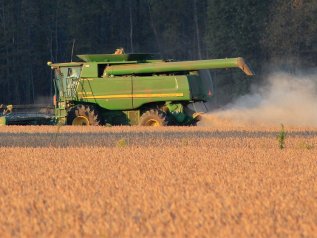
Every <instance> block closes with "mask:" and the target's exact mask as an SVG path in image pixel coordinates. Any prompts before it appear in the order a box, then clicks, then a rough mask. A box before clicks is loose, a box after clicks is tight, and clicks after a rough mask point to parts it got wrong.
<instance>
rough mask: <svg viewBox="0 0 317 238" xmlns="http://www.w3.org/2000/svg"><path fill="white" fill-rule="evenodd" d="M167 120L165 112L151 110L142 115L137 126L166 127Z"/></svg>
mask: <svg viewBox="0 0 317 238" xmlns="http://www.w3.org/2000/svg"><path fill="white" fill-rule="evenodd" d="M167 125H168V119H167V115H166V113H165V112H163V111H161V110H155V109H151V110H148V111H146V112H144V113H143V114H142V116H141V117H140V122H139V126H167Z"/></svg>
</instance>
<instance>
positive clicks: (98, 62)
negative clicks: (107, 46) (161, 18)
mask: <svg viewBox="0 0 317 238" xmlns="http://www.w3.org/2000/svg"><path fill="white" fill-rule="evenodd" d="M78 57H79V58H80V59H81V60H82V61H81V62H69V63H57V64H53V63H50V62H49V66H50V67H51V68H52V69H53V70H54V72H55V79H54V82H55V86H56V88H55V95H56V96H55V103H54V104H55V117H56V119H57V121H58V123H61V124H68V125H105V124H110V125H144V126H164V125H192V124H195V122H197V120H198V119H199V117H198V116H197V115H199V113H197V112H195V111H194V110H191V109H189V107H188V106H189V105H190V104H191V103H195V102H206V101H207V100H208V99H209V98H210V97H211V94H212V93H211V90H212V88H211V87H210V86H209V85H208V82H204V81H206V80H204V79H203V78H202V77H200V75H199V70H202V69H226V68H240V69H241V70H242V71H243V72H244V73H245V74H247V75H248V76H252V75H253V73H252V71H251V70H250V68H249V67H248V65H247V64H246V63H245V62H244V60H243V59H242V58H230V59H229V58H228V59H211V60H197V61H179V62H176V61H165V60H161V59H156V57H155V55H151V54H96V55H78ZM209 83H210V82H209Z"/></svg>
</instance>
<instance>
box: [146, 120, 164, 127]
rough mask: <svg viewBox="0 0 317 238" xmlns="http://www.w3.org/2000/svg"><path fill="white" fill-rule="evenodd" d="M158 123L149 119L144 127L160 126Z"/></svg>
mask: <svg viewBox="0 0 317 238" xmlns="http://www.w3.org/2000/svg"><path fill="white" fill-rule="evenodd" d="M160 125H161V124H160V122H159V121H158V120H155V119H150V120H148V121H147V122H146V126H160Z"/></svg>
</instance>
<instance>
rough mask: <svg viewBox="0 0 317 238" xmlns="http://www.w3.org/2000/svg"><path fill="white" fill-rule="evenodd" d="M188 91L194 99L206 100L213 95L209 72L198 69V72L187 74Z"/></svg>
mask: <svg viewBox="0 0 317 238" xmlns="http://www.w3.org/2000/svg"><path fill="white" fill-rule="evenodd" d="M188 80H189V85H190V92H191V96H192V100H194V101H208V100H209V99H210V98H211V97H212V95H213V84H212V78H211V75H210V72H209V71H208V70H200V72H199V74H198V73H196V74H192V75H189V76H188Z"/></svg>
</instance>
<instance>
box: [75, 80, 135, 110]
mask: <svg viewBox="0 0 317 238" xmlns="http://www.w3.org/2000/svg"><path fill="white" fill-rule="evenodd" d="M78 100H79V101H82V102H88V103H95V104H98V105H99V106H100V107H102V108H104V109H108V110H128V109H131V108H132V81H131V77H109V78H94V79H90V78H85V79H81V80H80V82H79V85H78Z"/></svg>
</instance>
